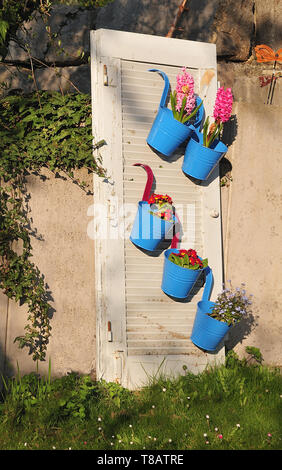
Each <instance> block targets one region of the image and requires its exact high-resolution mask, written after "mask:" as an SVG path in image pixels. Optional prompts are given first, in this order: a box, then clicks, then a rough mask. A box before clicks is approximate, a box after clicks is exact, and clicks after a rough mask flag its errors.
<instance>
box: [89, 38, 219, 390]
mask: <svg viewBox="0 0 282 470" xmlns="http://www.w3.org/2000/svg"><path fill="white" fill-rule="evenodd" d="M183 66H186V68H187V69H188V71H189V72H190V73H191V74H192V75H193V77H194V80H195V92H196V93H198V94H199V95H200V96H201V91H203V90H201V79H202V77H203V76H204V74H205V73H206V71H207V70H211V71H214V77H213V79H212V80H211V82H210V84H209V87H208V90H207V91H206V93H207V95H206V98H205V110H206V113H207V114H209V115H211V113H212V108H213V103H214V99H215V93H216V85H217V76H216V51H215V45H213V44H207V43H199V42H193V41H184V40H179V39H169V38H161V37H158V36H149V35H141V34H135V33H127V32H120V31H112V30H104V29H101V30H98V31H93V32H91V83H92V105H93V134H94V137H95V140H100V139H105V140H106V143H107V145H105V146H104V147H103V148H102V149H101V150H100V153H101V155H102V158H103V164H104V166H105V168H106V169H107V171H108V178H107V179H105V180H104V181H103V180H101V179H99V178H98V177H95V178H94V214H95V218H96V219H94V224H95V223H96V231H95V233H93V237H94V239H95V266H96V280H95V283H96V317H97V373H98V377H99V378H101V377H103V378H104V379H106V380H108V381H117V382H120V383H121V384H122V385H123V386H126V387H129V388H135V387H138V386H140V385H142V384H143V383H145V382H146V380H147V378H148V375H149V376H151V375H153V374H155V373H156V371H157V370H159V367H160V365H161V371H162V372H163V373H167V374H172V373H181V372H183V365H185V366H187V368H188V369H189V370H191V371H194V372H196V371H200V370H203V368H204V367H205V366H206V365H207V363H209V362H211V361H214V360H217V361H221V360H222V359H223V351H221V352H220V353H218V354H217V355H211V354H208V353H205V352H203V351H201V350H200V349H199V348H197V347H196V346H194V345H193V343H192V342H191V341H190V339H189V338H190V334H191V331H192V326H193V321H194V316H195V313H196V308H197V302H198V301H199V300H201V297H202V293H203V286H202V283H201V282H199V283H198V285H197V289H196V290H195V295H194V296H193V297H192V298H188V301H181V302H179V301H175V300H172V299H171V298H170V297H168V296H166V295H165V294H164V293H163V292H162V290H161V280H162V270H163V254H162V252H161V251H159V252H158V256H155V257H152V256H148V255H147V254H145V253H143V252H142V251H140V250H138V249H137V248H136V247H135V246H134V245H133V244H132V243H131V242H130V240H129V235H130V230H131V226H132V223H133V219H134V216H135V212H136V210H137V204H138V201H140V200H141V199H142V195H143V191H144V187H145V183H146V180H147V175H146V173H145V171H144V170H143V169H142V168H141V167H134V166H133V164H134V163H144V164H147V165H149V166H150V167H151V168H152V170H153V173H154V176H155V180H156V187H155V188H154V192H157V193H161V194H166V193H167V194H169V195H170V196H171V197H172V199H173V202H174V205H175V206H176V209H177V212H178V215H179V216H180V219H181V222H182V226H183V230H184V234H183V237H182V240H181V247H182V248H186V249H188V248H195V249H196V250H197V251H198V253H199V255H200V256H203V257H208V259H209V265H210V267H211V268H212V270H213V274H214V288H213V293H212V296H211V299H214V298H215V297H216V295H217V293H218V292H219V291H220V289H221V285H222V253H221V217H220V193H219V178H218V169H216V170H215V171H214V172H213V174H212V176H211V177H210V179H209V181H207V182H205V183H203V184H201V185H200V184H195V182H192V181H191V180H190V179H189V178H187V177H186V176H185V175H184V174H183V172H182V170H181V165H182V161H183V151H184V148H182V149H180V150H179V151H178V152H177V153H176V154H175V155H174V156H173V158H171V159H161V158H160V157H159V156H158V155H157V154H156V153H154V152H153V151H152V149H150V148H149V146H148V145H147V144H146V137H147V135H148V132H149V130H150V128H151V125H152V122H153V120H154V118H155V116H156V113H157V111H158V106H159V101H160V97H161V94H162V90H163V86H164V82H163V80H162V78H161V77H160V75H159V74H157V73H152V72H148V69H149V68H158V69H161V70H162V71H164V72H165V73H166V74H167V75H168V77H169V79H170V83H171V88H172V89H174V86H175V82H176V75H177V74H178V73H179V72H180V70H181V68H182V67H183ZM95 209H97V210H95ZM214 215H218V216H217V217H214ZM101 227H103V229H102V230H101ZM98 232H99V234H98ZM101 232H102V236H101ZM109 322H110V323H109ZM109 325H110V327H111V335H112V337H111V338H110V335H109V332H108V326H109ZM110 339H112V341H110Z"/></svg>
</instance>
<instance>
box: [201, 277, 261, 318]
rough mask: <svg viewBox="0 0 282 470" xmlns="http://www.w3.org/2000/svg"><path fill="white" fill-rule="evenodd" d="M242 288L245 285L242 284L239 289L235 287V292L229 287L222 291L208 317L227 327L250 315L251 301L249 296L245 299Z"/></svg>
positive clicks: (244, 292)
mask: <svg viewBox="0 0 282 470" xmlns="http://www.w3.org/2000/svg"><path fill="white" fill-rule="evenodd" d="M244 286H245V284H244V283H242V284H241V287H236V290H233V289H232V287H231V285H230V288H225V289H223V291H222V292H221V293H220V294H219V295H218V296H217V299H216V301H215V306H214V307H213V309H212V310H211V312H210V313H208V315H209V316H210V317H212V318H215V319H216V320H218V321H222V322H225V323H227V324H228V325H232V324H235V323H236V322H239V321H241V320H242V319H243V318H247V317H248V315H249V314H250V313H251V307H250V306H251V304H252V301H251V300H250V298H251V296H250V297H247V295H246V291H245V289H244Z"/></svg>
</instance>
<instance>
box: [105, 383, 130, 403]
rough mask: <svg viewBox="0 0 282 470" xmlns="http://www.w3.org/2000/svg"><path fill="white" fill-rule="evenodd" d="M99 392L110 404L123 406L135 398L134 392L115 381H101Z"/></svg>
mask: <svg viewBox="0 0 282 470" xmlns="http://www.w3.org/2000/svg"><path fill="white" fill-rule="evenodd" d="M99 392H100V395H101V396H102V397H103V399H104V400H105V402H107V403H108V404H109V405H110V406H113V405H114V407H117V408H121V407H122V406H124V405H125V404H126V403H128V402H130V401H131V400H132V399H133V395H132V392H130V391H129V390H127V389H126V388H124V387H122V386H121V385H120V384H117V383H115V382H106V381H105V380H101V381H100V382H99Z"/></svg>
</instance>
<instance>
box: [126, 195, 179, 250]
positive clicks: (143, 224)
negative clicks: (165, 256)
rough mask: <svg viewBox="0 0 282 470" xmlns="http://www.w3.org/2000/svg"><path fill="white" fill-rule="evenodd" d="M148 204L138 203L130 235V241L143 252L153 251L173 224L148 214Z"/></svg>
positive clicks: (145, 202)
mask: <svg viewBox="0 0 282 470" xmlns="http://www.w3.org/2000/svg"><path fill="white" fill-rule="evenodd" d="M150 210H151V208H150V204H148V202H147V201H139V203H138V211H137V214H136V217H135V220H134V224H133V227H132V230H131V234H130V237H129V238H130V240H131V241H132V243H134V244H135V245H137V246H139V247H140V248H143V249H144V250H148V251H154V250H156V249H157V247H158V245H159V243H160V242H161V241H163V240H164V239H165V238H166V235H167V234H168V232H169V231H170V230H171V229H172V227H173V224H174V222H168V221H167V220H164V219H161V218H160V217H157V216H155V215H152V214H150V212H149V211H150Z"/></svg>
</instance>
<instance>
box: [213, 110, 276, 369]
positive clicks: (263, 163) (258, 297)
mask: <svg viewBox="0 0 282 470" xmlns="http://www.w3.org/2000/svg"><path fill="white" fill-rule="evenodd" d="M234 112H235V114H236V116H237V120H238V123H237V125H238V132H237V135H236V138H235V141H234V143H233V144H232V145H231V146H230V148H229V151H228V159H229V160H230V161H231V164H232V178H233V181H232V183H231V184H230V185H229V187H228V188H227V187H226V188H225V187H224V188H222V198H223V199H224V207H225V211H224V222H225V230H224V261H225V277H226V279H227V280H229V279H230V280H231V281H232V284H233V286H234V287H236V286H240V284H241V282H243V283H245V284H246V290H247V292H248V293H252V294H253V296H254V297H253V300H254V304H253V318H252V319H250V320H251V321H250V322H244V323H243V322H242V324H241V325H240V327H238V328H234V330H233V331H231V333H230V335H229V340H228V341H227V346H228V348H230V349H231V348H234V349H235V351H237V352H238V353H239V354H240V355H242V354H243V353H244V348H245V346H246V345H250V346H256V347H259V348H260V349H261V352H262V354H263V357H264V360H265V362H266V363H269V364H277V365H281V363H282V343H281V337H282V321H281V307H280V306H281V301H282V285H281V280H280V271H281V263H282V248H281V233H282V191H281V187H282V160H281V148H282V133H281V127H282V107H281V106H267V105H264V104H263V103H262V104H258V103H236V104H235V106H234Z"/></svg>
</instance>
